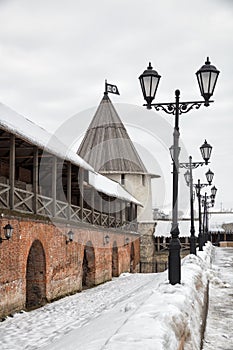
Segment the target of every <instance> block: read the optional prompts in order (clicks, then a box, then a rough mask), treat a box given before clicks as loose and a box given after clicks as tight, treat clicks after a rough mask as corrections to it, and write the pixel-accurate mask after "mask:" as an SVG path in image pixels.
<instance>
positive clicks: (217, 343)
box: [203, 248, 233, 350]
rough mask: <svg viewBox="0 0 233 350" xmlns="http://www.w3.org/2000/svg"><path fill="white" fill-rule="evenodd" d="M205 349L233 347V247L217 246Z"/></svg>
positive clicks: (226, 349)
mask: <svg viewBox="0 0 233 350" xmlns="http://www.w3.org/2000/svg"><path fill="white" fill-rule="evenodd" d="M213 264H214V265H213V269H214V270H215V272H216V275H217V276H216V277H214V275H213V277H212V279H211V282H210V298H209V312H208V317H207V328H206V333H205V339H204V344H203V350H213V349H214V350H215V349H218V350H232V349H233V248H216V249H215V257H214V260H213Z"/></svg>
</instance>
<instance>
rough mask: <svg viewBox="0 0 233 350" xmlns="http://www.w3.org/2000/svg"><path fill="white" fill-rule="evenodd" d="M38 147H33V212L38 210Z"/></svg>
mask: <svg viewBox="0 0 233 350" xmlns="http://www.w3.org/2000/svg"><path fill="white" fill-rule="evenodd" d="M38 166H39V163H38V147H36V146H34V147H33V193H34V198H33V211H34V213H35V214H37V211H38V184H39V181H38V178H39V172H38V170H39V169H38Z"/></svg>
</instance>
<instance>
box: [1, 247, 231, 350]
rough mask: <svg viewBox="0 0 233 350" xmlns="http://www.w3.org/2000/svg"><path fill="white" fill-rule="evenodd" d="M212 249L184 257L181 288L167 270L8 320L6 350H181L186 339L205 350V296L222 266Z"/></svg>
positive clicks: (192, 348) (190, 348) (189, 347)
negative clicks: (202, 335) (212, 262)
mask: <svg viewBox="0 0 233 350" xmlns="http://www.w3.org/2000/svg"><path fill="white" fill-rule="evenodd" d="M219 249H222V248H219ZM211 251H212V246H211V245H210V244H208V245H207V247H206V248H205V251H204V252H199V253H198V256H197V257H196V256H194V255H189V256H187V257H186V258H184V259H183V261H182V283H181V284H180V285H175V286H171V285H169V283H168V281H167V271H165V272H164V273H159V274H123V275H121V276H120V277H119V278H115V279H114V280H113V281H110V282H107V283H105V284H103V285H100V286H98V287H95V288H92V289H89V290H85V291H83V292H81V293H78V294H76V295H73V296H70V297H66V298H64V299H61V300H59V301H56V302H54V303H51V304H47V305H46V306H44V307H42V308H40V309H37V310H34V311H31V312H23V313H18V314H15V315H14V317H8V318H7V319H6V320H5V321H4V322H2V323H1V324H0V349H1V350H18V349H20V350H22V349H24V350H26V349H30V350H33V349H43V350H64V349H65V350H76V349H79V350H80V349H83V350H84V349H85V350H97V349H98V350H99V349H108V350H113V349H117V350H119V349H121V350H123V349H127V350H130V349H134V350H135V349H139V350H140V349H144V350H150V349H155V350H176V349H178V345H179V341H180V339H182V337H183V338H185V339H186V343H185V350H200V342H201V339H200V329H201V322H200V321H201V315H202V313H203V301H204V292H205V289H206V284H207V281H208V277H211V279H212V280H214V276H215V274H216V273H219V271H218V270H217V268H216V267H214V270H212V269H211V265H210V260H211ZM223 254H224V253H223ZM219 268H220V271H221V267H219ZM229 277H230V276H229ZM216 278H217V277H216ZM215 282H216V283H215V288H217V289H218V288H219V289H221V290H222V289H223V288H222V285H221V282H220V283H217V279H216V281H215ZM225 287H226V286H225ZM225 289H226V288H225ZM215 294H216V293H214V294H213V298H214V295H215ZM214 302H215V300H214ZM216 302H217V300H216ZM218 302H220V301H219V300H218ZM216 322H217V320H216ZM213 327H214V325H213ZM211 332H212V331H211ZM222 339H223V338H221V339H220V340H219V341H222ZM206 341H208V339H207V338H206ZM216 344H218V343H216V342H215V346H217V345H216ZM220 344H221V343H220ZM216 348H218V349H221V347H220V346H217V347H215V349H216ZM206 349H207V348H206ZM208 349H212V348H208ZM222 349H224V350H228V348H222ZM229 349H230V348H229ZM232 349H233V347H231V350H232Z"/></svg>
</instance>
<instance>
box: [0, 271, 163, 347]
mask: <svg viewBox="0 0 233 350" xmlns="http://www.w3.org/2000/svg"><path fill="white" fill-rule="evenodd" d="M166 278H167V272H165V273H162V274H132V275H130V274H125V275H122V276H121V277H119V278H116V279H113V280H112V281H110V282H107V283H105V284H103V285H100V286H97V287H95V288H92V289H88V290H86V291H83V292H82V293H78V294H75V295H73V296H70V297H66V298H64V299H61V300H58V301H56V302H54V303H51V304H47V305H46V306H44V307H42V308H40V309H37V310H34V311H31V312H29V313H28V312H24V313H21V314H20V313H19V314H16V315H14V317H13V318H10V317H8V318H7V320H6V321H4V322H2V323H1V324H0V349H1V350H26V349H28V350H29V349H30V350H33V349H40V348H44V347H45V348H48V349H56V344H57V343H58V344H60V342H62V344H66V345H62V347H61V349H66V350H68V349H67V343H64V341H65V340H66V338H67V337H68V338H69V340H70V341H71V340H72V336H73V334H74V332H75V334H76V339H77V332H79V333H80V340H82V339H83V342H85V339H86V341H87V339H90V337H91V336H92V340H93V341H94V340H95V339H94V337H95V336H96V334H98V341H100V342H101V336H100V335H101V331H102V332H103V336H104V338H105V340H106V339H107V338H108V337H110V336H111V335H112V334H113V333H115V331H116V329H117V328H118V327H119V326H120V325H121V324H122V322H124V320H125V318H127V317H128V316H129V315H130V313H131V312H133V309H134V304H133V301H132V300H133V299H134V298H136V299H137V304H138V303H140V302H142V301H143V300H145V298H146V297H147V296H148V294H149V293H151V290H152V289H153V288H155V287H156V286H158V284H159V283H161V281H164V280H166ZM152 287H153V288H152ZM139 299H140V300H139ZM114 307H115V308H116V310H118V311H119V309H122V312H120V313H119V312H117V314H118V315H119V314H120V315H121V316H122V317H118V319H116V320H115V321H114V322H113V324H112V326H111V327H109V321H111V320H110V319H109V317H110V318H111V319H112V317H114V313H112V312H111V313H109V314H108V312H107V311H108V310H109V309H111V310H114ZM104 313H106V317H104V322H106V323H105V325H104V324H101V325H100V324H99V322H98V317H99V315H103V314H104ZM90 321H91V322H92V326H93V327H94V328H96V327H99V331H98V333H96V332H94V333H93V334H92V335H91V334H90V330H88V329H87V326H88V324H89V322H90ZM106 325H107V327H106ZM106 329H108V331H106ZM85 330H86V331H87V332H88V334H89V335H88V337H87V334H86V333H85ZM106 332H108V334H106ZM53 343H54V347H53V345H52V344H53ZM47 344H48V347H46V345H47ZM71 344H72V341H71ZM81 344H82V343H81ZM60 346H61V345H60ZM71 346H72V345H71ZM71 348H72V347H71ZM72 349H73V348H72ZM79 349H81V347H79ZM83 349H87V347H86V348H85V347H84V348H83Z"/></svg>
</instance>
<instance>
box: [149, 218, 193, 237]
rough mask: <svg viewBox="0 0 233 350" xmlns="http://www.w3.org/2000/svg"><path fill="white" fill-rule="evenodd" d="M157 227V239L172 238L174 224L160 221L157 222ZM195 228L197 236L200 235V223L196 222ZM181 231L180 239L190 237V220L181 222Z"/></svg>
mask: <svg viewBox="0 0 233 350" xmlns="http://www.w3.org/2000/svg"><path fill="white" fill-rule="evenodd" d="M156 223H157V224H156V226H155V232H154V236H155V237H170V236H171V225H172V222H171V221H170V220H158V221H156ZM194 226H195V236H197V235H198V232H199V222H198V221H196V220H195V221H194ZM179 231H180V235H179V236H180V237H190V220H180V221H179Z"/></svg>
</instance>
